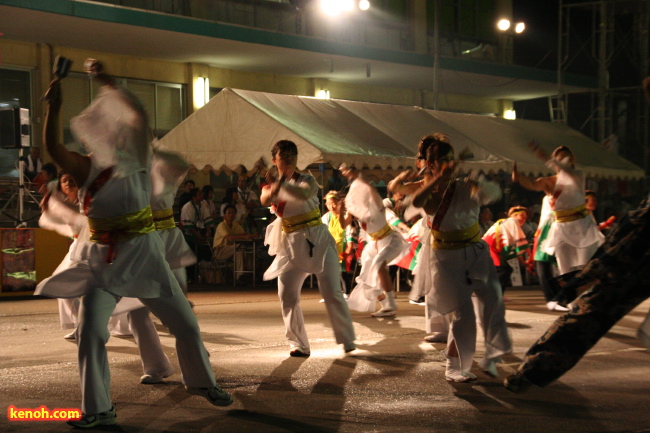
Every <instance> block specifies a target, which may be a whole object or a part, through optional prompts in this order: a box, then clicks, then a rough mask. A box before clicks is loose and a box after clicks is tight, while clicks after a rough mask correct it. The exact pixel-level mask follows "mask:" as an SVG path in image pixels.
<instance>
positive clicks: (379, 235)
mask: <svg viewBox="0 0 650 433" xmlns="http://www.w3.org/2000/svg"><path fill="white" fill-rule="evenodd" d="M392 231H393V229H392V228H390V226H389V225H388V224H386V225H385V226H384V227H382V228H381V230H377V231H376V232H373V233H368V236H370V237H371V238H372V240H373V241H375V242H377V241H379V240H381V239H384V238H385V237H386V236H388V235H389V234H391V232H392Z"/></svg>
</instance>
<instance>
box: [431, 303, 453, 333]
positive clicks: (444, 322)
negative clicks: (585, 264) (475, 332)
mask: <svg viewBox="0 0 650 433" xmlns="http://www.w3.org/2000/svg"><path fill="white" fill-rule="evenodd" d="M425 298H426V296H425ZM424 318H425V326H426V330H427V334H431V333H433V332H449V321H450V320H451V315H449V314H445V315H444V316H441V315H440V314H438V313H437V312H436V311H435V310H434V309H433V308H431V307H430V306H429V305H425V307H424Z"/></svg>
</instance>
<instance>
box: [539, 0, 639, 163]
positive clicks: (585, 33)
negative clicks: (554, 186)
mask: <svg viewBox="0 0 650 433" xmlns="http://www.w3.org/2000/svg"><path fill="white" fill-rule="evenodd" d="M649 28H650V0H597V1H590V2H578V1H571V0H559V22H558V62H557V63H558V69H557V85H558V91H557V95H555V96H553V97H550V98H549V109H550V115H551V119H552V120H553V121H557V122H563V123H569V124H571V125H572V126H574V127H576V128H578V129H580V130H581V131H583V132H584V133H585V134H586V135H588V136H590V137H591V138H593V139H594V140H596V141H598V142H600V143H610V144H612V143H618V153H619V154H621V155H622V156H624V157H626V158H627V159H630V160H632V161H636V162H637V163H639V164H641V163H642V164H643V168H644V169H645V170H646V172H650V147H649V129H648V120H649V112H650V108H649V107H648V104H647V103H646V102H645V100H644V97H643V89H642V88H641V81H642V80H643V78H645V77H646V76H648V75H650V69H649V66H650V64H649V60H648V57H649V54H650V53H649V45H650V43H649V40H648V39H649V34H648V29H649ZM594 72H596V73H597V77H598V88H597V89H595V90H593V91H587V92H581V93H569V92H567V91H566V90H565V88H564V77H565V75H566V74H567V73H580V74H587V75H593V74H594ZM570 104H571V109H570ZM581 113H587V115H586V116H584V115H582V114H581ZM614 146H615V145H614Z"/></svg>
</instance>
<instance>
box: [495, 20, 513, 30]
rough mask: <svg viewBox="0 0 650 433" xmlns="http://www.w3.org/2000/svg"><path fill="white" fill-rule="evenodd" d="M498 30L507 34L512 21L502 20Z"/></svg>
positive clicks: (498, 24)
mask: <svg viewBox="0 0 650 433" xmlns="http://www.w3.org/2000/svg"><path fill="white" fill-rule="evenodd" d="M497 28H498V29H499V30H501V31H502V32H505V31H506V30H508V29H509V28H510V20H507V19H505V18H504V19H502V20H499V22H498V23H497Z"/></svg>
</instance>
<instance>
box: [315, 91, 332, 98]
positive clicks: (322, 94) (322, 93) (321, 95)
mask: <svg viewBox="0 0 650 433" xmlns="http://www.w3.org/2000/svg"><path fill="white" fill-rule="evenodd" d="M316 98H318V99H329V98H330V91H329V90H325V89H321V90H319V91H318V92H316Z"/></svg>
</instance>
